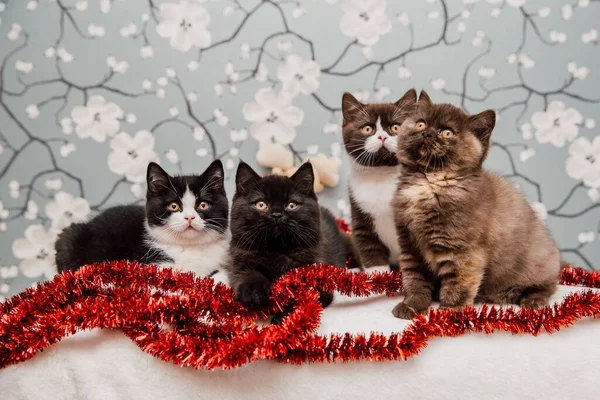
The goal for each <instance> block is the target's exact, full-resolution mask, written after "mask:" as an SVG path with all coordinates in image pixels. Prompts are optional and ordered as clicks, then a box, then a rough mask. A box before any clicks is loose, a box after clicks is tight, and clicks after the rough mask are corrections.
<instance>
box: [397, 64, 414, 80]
mask: <svg viewBox="0 0 600 400" xmlns="http://www.w3.org/2000/svg"><path fill="white" fill-rule="evenodd" d="M411 77H412V71H411V70H410V69H409V68H408V67H406V66H404V65H402V66H400V67H398V78H400V79H410V78H411Z"/></svg>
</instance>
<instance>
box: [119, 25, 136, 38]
mask: <svg viewBox="0 0 600 400" xmlns="http://www.w3.org/2000/svg"><path fill="white" fill-rule="evenodd" d="M136 32H137V26H135V24H134V23H133V22H130V23H128V24H127V25H125V26H124V27H122V28H121V29H119V34H120V35H121V36H123V37H126V38H127V37H131V36H133V35H135V33H136Z"/></svg>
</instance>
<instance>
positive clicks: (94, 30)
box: [88, 24, 106, 37]
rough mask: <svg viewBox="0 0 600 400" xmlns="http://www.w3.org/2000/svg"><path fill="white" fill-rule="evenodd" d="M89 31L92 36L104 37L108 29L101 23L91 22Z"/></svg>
mask: <svg viewBox="0 0 600 400" xmlns="http://www.w3.org/2000/svg"><path fill="white" fill-rule="evenodd" d="M88 33H89V34H90V36H95V37H103V36H104V35H105V34H106V29H104V27H103V26H100V25H96V24H89V25H88Z"/></svg>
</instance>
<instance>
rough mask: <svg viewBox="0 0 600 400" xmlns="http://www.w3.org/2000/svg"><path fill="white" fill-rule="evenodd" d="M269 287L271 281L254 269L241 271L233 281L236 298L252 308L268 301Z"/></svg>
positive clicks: (263, 304) (262, 305)
mask: <svg viewBox="0 0 600 400" xmlns="http://www.w3.org/2000/svg"><path fill="white" fill-rule="evenodd" d="M271 287H272V283H271V281H269V279H267V277H266V276H264V275H263V274H261V273H260V272H258V271H255V270H245V271H242V272H241V273H239V274H237V276H236V277H235V282H234V283H233V288H234V290H235V297H236V299H237V300H238V301H240V302H241V303H242V304H244V305H245V306H247V307H252V308H262V307H264V306H266V305H267V304H268V303H269V296H270V295H271Z"/></svg>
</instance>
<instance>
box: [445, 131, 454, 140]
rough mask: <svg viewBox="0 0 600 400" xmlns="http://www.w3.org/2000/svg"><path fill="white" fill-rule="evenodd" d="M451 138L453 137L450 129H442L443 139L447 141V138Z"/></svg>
mask: <svg viewBox="0 0 600 400" xmlns="http://www.w3.org/2000/svg"><path fill="white" fill-rule="evenodd" d="M452 136H454V132H452V131H451V130H450V129H444V130H443V131H442V137H443V138H446V139H448V138H451V137H452Z"/></svg>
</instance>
